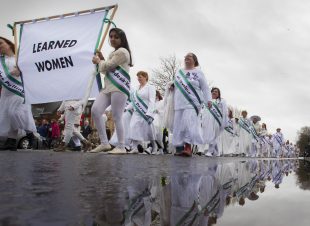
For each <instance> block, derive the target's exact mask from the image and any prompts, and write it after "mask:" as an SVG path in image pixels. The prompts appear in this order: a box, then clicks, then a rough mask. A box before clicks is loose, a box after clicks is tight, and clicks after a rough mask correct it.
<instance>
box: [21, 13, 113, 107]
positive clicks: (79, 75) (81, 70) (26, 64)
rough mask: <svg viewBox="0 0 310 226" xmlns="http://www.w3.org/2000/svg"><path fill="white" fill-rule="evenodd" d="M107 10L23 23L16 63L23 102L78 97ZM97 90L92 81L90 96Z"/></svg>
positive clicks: (84, 85)
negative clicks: (20, 78) (21, 80)
mask: <svg viewBox="0 0 310 226" xmlns="http://www.w3.org/2000/svg"><path fill="white" fill-rule="evenodd" d="M106 14H107V11H103V12H96V13H91V14H87V15H77V16H73V17H67V18H61V19H56V20H49V21H44V22H35V23H30V24H25V25H24V26H23V30H22V34H21V42H20V51H19V56H18V66H19V68H20V70H21V71H22V73H23V81H24V88H25V98H26V103H30V104H36V103H47V102H54V101H62V100H72V99H82V98H83V97H84V95H85V93H86V88H87V84H88V81H89V80H90V78H91V76H93V75H92V74H93V72H94V69H95V66H94V64H93V63H92V57H93V54H94V50H95V47H96V43H97V39H98V35H99V33H100V29H101V25H102V21H103V19H104V18H105V16H106ZM97 94H98V86H97V83H96V82H94V85H93V88H92V93H91V95H90V97H95V96H96V95H97Z"/></svg>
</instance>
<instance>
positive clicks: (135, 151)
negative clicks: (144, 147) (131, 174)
mask: <svg viewBox="0 0 310 226" xmlns="http://www.w3.org/2000/svg"><path fill="white" fill-rule="evenodd" d="M128 154H139V151H138V149H137V148H134V149H132V150H131V151H130V152H128Z"/></svg>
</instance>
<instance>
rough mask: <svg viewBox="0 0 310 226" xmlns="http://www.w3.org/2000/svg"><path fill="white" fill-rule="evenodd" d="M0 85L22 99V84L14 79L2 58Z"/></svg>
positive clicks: (23, 93) (23, 94)
mask: <svg viewBox="0 0 310 226" xmlns="http://www.w3.org/2000/svg"><path fill="white" fill-rule="evenodd" d="M0 58H1V59H0V60H1V64H0V84H1V85H2V86H3V87H5V88H6V89H7V90H9V91H11V92H12V93H14V94H16V95H17V96H20V97H24V96H25V92H24V87H23V83H22V82H20V81H18V80H17V79H16V78H14V77H13V76H12V75H11V74H10V72H9V69H8V67H7V65H6V64H5V59H4V57H3V56H1V57H0Z"/></svg>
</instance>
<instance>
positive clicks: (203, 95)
mask: <svg viewBox="0 0 310 226" xmlns="http://www.w3.org/2000/svg"><path fill="white" fill-rule="evenodd" d="M183 71H184V73H185V75H186V77H187V79H188V81H189V82H190V83H191V85H192V86H193V87H194V88H195V90H196V92H197V94H198V95H199V97H200V99H201V100H202V102H203V103H207V102H208V101H211V93H210V90H209V87H208V84H207V80H206V78H205V75H204V74H203V72H202V71H200V70H199V69H196V68H195V69H192V70H183ZM195 104H196V106H197V107H198V108H201V106H200V105H199V103H195ZM172 143H173V145H174V146H183V145H184V144H185V143H188V144H194V145H201V144H205V142H204V139H203V136H202V128H201V119H200V117H199V116H198V115H197V113H196V111H195V109H194V107H193V106H192V105H191V104H190V102H189V101H188V100H187V99H186V98H185V97H184V95H183V94H182V93H181V91H180V90H179V89H178V88H177V87H174V123H173V138H172Z"/></svg>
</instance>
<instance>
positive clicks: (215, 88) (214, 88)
mask: <svg viewBox="0 0 310 226" xmlns="http://www.w3.org/2000/svg"><path fill="white" fill-rule="evenodd" d="M214 90H217V91H218V93H219V99H221V90H220V89H219V88H217V87H213V88H212V89H211V93H212V92H213V91H214Z"/></svg>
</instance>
